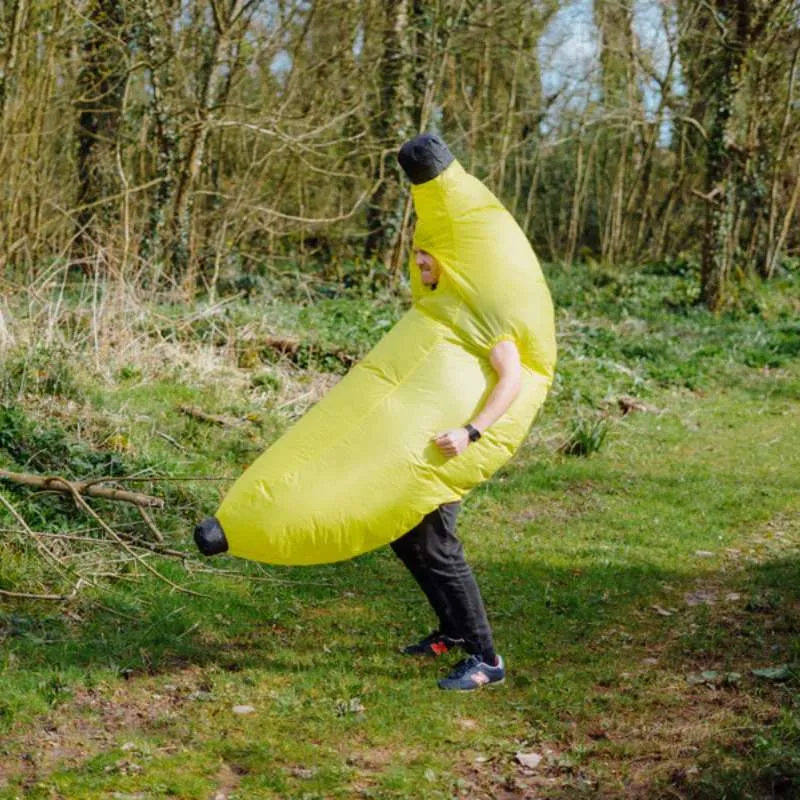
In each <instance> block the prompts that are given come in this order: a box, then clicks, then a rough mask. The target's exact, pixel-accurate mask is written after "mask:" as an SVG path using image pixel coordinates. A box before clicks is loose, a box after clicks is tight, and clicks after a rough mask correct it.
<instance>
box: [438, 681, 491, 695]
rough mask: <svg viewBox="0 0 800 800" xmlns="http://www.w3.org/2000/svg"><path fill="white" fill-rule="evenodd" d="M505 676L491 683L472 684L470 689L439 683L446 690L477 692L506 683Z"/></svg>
mask: <svg viewBox="0 0 800 800" xmlns="http://www.w3.org/2000/svg"><path fill="white" fill-rule="evenodd" d="M505 682H506V679H505V678H500V680H499V681H492V682H491V683H482V684H481V685H480V686H471V687H470V688H469V689H461V688H460V687H457V686H453V687H450V686H442V685H441V684H440V685H439V688H440V689H441V690H442V691H444V692H477V691H478V689H488V688H489V687H491V686H500V685H501V684H503V683H505Z"/></svg>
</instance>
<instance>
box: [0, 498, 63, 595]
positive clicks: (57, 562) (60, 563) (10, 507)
mask: <svg viewBox="0 0 800 800" xmlns="http://www.w3.org/2000/svg"><path fill="white" fill-rule="evenodd" d="M0 503H2V504H3V505H4V506H5V507H6V508H7V509H8V511H9V513H10V514H11V516H12V517H14V519H15V520H16V521H17V522H18V523H19V524H20V525H21V526H22V529H23V530H24V531H25V533H27V534H28V536H30V537H31V538H32V539H33V541H34V542H35V544H36V549H37V550H38V551H39V552H40V553H44V554H45V555H46V556H47V557H48V558H49V559H50V560H51V561H52V562H53V563H54V564H55V565H56V571H57V572H58V573H59V575H61V577H62V578H66V579H67V580H70V579H71V576H69V575H68V574H67V573H68V571H69V567H67V565H66V564H65V563H64V562H63V561H62V560H61V559H60V558H59V557H58V556H57V555H56V554H55V553H53V552H52V551H51V550H50V549H49V548H48V547H47V546H46V545H45V543H44V542H43V541H42V540H41V538H40V537H39V536H37V535H36V533H34V531H32V530H31V528H30V526H29V525H28V523H27V522H25V519H24V518H23V517H22V515H21V514H20V513H19V511H17V509H16V508H14V506H13V505H11V503H10V502H9V501H8V500H6V498H5V497H4V496H3V494H2V493H0Z"/></svg>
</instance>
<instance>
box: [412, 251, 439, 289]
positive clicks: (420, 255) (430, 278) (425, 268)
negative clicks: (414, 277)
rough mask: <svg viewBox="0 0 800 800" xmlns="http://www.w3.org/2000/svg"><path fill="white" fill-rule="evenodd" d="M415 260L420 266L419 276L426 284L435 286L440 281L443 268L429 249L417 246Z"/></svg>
mask: <svg viewBox="0 0 800 800" xmlns="http://www.w3.org/2000/svg"><path fill="white" fill-rule="evenodd" d="M414 262H415V263H416V265H417V266H418V267H419V276H420V278H421V279H422V283H423V284H424V285H425V286H435V285H436V284H437V283H439V278H440V277H441V275H442V268H441V266H440V264H439V262H438V261H437V260H436V259H435V258H434V257H433V256H432V255H431V254H430V253H429V252H428V251H427V250H421V249H420V248H417V249H416V250H415V251H414Z"/></svg>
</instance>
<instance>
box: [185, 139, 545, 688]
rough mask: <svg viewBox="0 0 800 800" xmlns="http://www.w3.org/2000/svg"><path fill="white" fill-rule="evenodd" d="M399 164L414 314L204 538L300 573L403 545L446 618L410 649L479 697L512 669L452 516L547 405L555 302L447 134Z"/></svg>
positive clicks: (258, 472) (238, 490) (415, 147)
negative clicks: (443, 656) (410, 216)
mask: <svg viewBox="0 0 800 800" xmlns="http://www.w3.org/2000/svg"><path fill="white" fill-rule="evenodd" d="M398 160H399V162H400V165H401V167H402V168H403V170H404V171H405V173H406V175H407V176H408V177H409V179H410V181H411V184H412V189H411V191H412V198H413V202H414V209H415V212H416V217H417V220H416V226H415V233H414V241H413V253H412V257H411V264H410V267H409V269H410V281H411V292H412V306H411V308H410V309H409V311H408V312H406V314H405V315H404V316H403V317H402V318H401V319H400V321H399V322H398V323H397V324H396V325H395V326H394V327H393V328H392V330H391V331H390V332H389V333H387V334H386V336H384V338H383V339H381V341H380V342H379V343H378V344H377V345H376V346H375V348H373V350H372V351H371V352H370V353H368V354H367V356H365V358H364V359H363V360H362V361H361V362H360V363H359V364H357V365H356V366H355V367H354V368H353V369H352V370H351V371H350V372H349V373H348V374H347V375H346V376H345V377H344V378H343V379H342V381H340V382H339V383H338V384H337V385H336V386H335V387H334V388H333V389H332V390H331V391H330V392H328V394H327V395H326V396H325V397H324V398H323V399H322V400H321V401H320V402H319V403H317V404H316V405H315V406H314V407H313V408H312V409H311V410H310V411H309V412H308V413H307V414H306V415H305V416H304V417H303V418H302V419H301V420H300V421H299V422H298V423H296V424H295V426H294V427H293V428H291V429H290V430H289V431H287V432H286V433H285V434H284V435H283V436H282V437H281V438H280V439H278V441H277V442H275V443H274V444H273V445H272V446H271V447H270V448H269V449H268V450H267V451H266V452H265V453H264V454H263V455H262V456H261V457H260V458H259V459H258V460H256V461H255V462H254V463H253V464H252V465H251V466H250V467H249V469H248V470H247V471H246V472H245V473H244V474H243V475H242V476H241V477H240V478H239V480H238V481H236V483H235V484H234V485H233V487H232V488H231V489H230V491H229V492H228V494H227V495H226V497H225V498H224V499H223V502H222V504H221V506H220V508H219V509H218V511H217V512H216V514H215V516H213V517H210V518H209V519H207V520H204V521H203V522H201V523H200V524H199V525H198V526H197V527H196V529H195V542H196V543H197V545H198V547H199V548H200V550H201V552H203V553H205V554H206V555H213V554H216V553H222V552H226V551H228V552H230V553H231V554H232V555H236V556H239V557H242V558H249V559H255V560H259V561H264V562H267V563H273V564H295V565H299V564H319V563H327V562H333V561H339V560H343V559H347V558H352V557H354V556H356V555H359V554H360V553H364V552H366V551H368V550H371V549H374V548H376V547H379V546H381V545H384V544H387V543H390V542H391V543H393V547H394V549H395V552H397V553H398V555H399V556H400V557H401V558H402V560H403V561H404V563H405V564H406V566H407V567H408V568H409V569H410V571H411V572H412V575H414V577H415V578H416V580H417V581H418V583H419V584H420V586H421V588H422V589H423V591H424V592H425V594H426V596H427V597H428V600H429V601H430V603H431V605H432V607H433V609H434V611H435V612H436V613H437V616H438V618H439V628H438V630H437V631H436V632H435V633H434V634H432V635H431V636H429V637H426V638H425V639H423V640H422V641H421V642H419V643H418V644H416V645H411V646H409V647H408V648H406V652H408V653H410V654H413V653H429V654H438V653H442V652H445V651H446V649H449V647H451V646H453V645H456V644H458V645H460V646H461V647H463V648H464V649H465V650H466V652H467V654H468V656H467V658H466V659H465V660H464V661H463V662H461V663H460V664H459V665H458V666H457V667H456V668H455V669H454V670H453V672H452V673H451V674H450V675H449V676H448V677H447V678H445V679H444V680H442V681H440V686H442V688H448V689H472V688H478V687H480V686H482V685H486V684H489V683H495V682H499V681H501V680H502V678H503V676H504V665H503V663H502V660H501V659H500V658H499V656H497V654H496V653H495V650H494V644H493V642H492V635H491V629H490V627H489V624H488V621H487V619H486V612H485V610H484V607H483V603H482V601H481V599H480V593H479V591H478V589H477V585H476V584H475V581H474V578H473V576H472V573H471V571H470V570H469V567H468V565H467V564H466V561H465V560H464V556H463V550H462V549H461V545H460V543H459V542H458V539H457V538H456V536H455V517H456V514H457V513H458V503H459V502H460V501H461V499H462V498H463V497H464V495H466V493H467V492H469V490H470V489H472V488H473V487H475V486H476V485H478V484H480V483H482V482H483V481H485V480H487V479H488V478H489V477H490V476H491V475H492V474H493V473H494V472H495V471H496V470H497V469H499V468H500V467H501V466H502V465H503V464H505V463H506V462H507V461H508V460H509V459H510V458H511V456H512V455H513V454H514V452H515V451H516V449H517V448H518V447H519V445H520V444H521V442H522V441H523V439H524V438H525V436H526V435H527V432H528V430H529V428H530V426H531V424H532V422H533V419H534V418H535V416H536V414H537V413H538V411H539V409H540V408H541V406H542V404H543V403H544V400H545V397H546V395H547V392H548V389H549V388H550V385H551V383H552V380H553V373H554V369H555V360H556V345H555V330H554V321H553V307H552V302H551V300H550V294H549V292H548V289H547V285H546V283H545V280H544V277H543V275H542V271H541V269H540V267H539V264H538V261H537V259H536V256H535V254H534V252H533V250H532V248H531V246H530V243H529V242H528V240H527V238H526V236H525V234H524V233H523V231H522V230H521V229H520V227H519V226H518V225H517V223H516V222H515V221H514V219H513V217H512V216H511V214H510V213H509V212H508V211H507V210H506V209H505V208H504V207H503V206H502V204H501V203H500V202H499V201H498V200H497V198H496V197H495V196H494V195H493V194H492V193H491V192H490V191H489V189H488V188H486V187H485V186H484V185H483V184H482V183H481V182H480V181H479V180H477V179H476V178H474V177H473V176H471V175H469V174H468V173H467V172H466V171H465V170H464V168H463V167H462V166H461V164H459V162H458V161H457V160H456V159H455V158H454V157H453V155H452V153H451V152H450V150H449V149H448V147H447V145H446V144H445V143H444V142H443V141H442V140H441V138H440V137H438V136H437V135H436V134H431V133H426V134H421V135H420V136H417V137H415V138H414V139H411V140H410V141H408V142H406V143H405V144H404V145H403V146H402V147H401V148H400V151H399V154H398ZM437 637H438V638H437Z"/></svg>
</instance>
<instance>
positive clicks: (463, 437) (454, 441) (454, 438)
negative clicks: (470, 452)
mask: <svg viewBox="0 0 800 800" xmlns="http://www.w3.org/2000/svg"><path fill="white" fill-rule="evenodd" d="M433 441H434V443H435V444H436V446H437V447H438V448H439V449H440V450H441V451H442V453H444V455H446V456H447V457H448V458H452V457H453V456H458V455H461V453H463V452H464V451H465V450H466V449H467V447H468V446H469V433H468V432H467V429H466V428H454V429H453V430H451V431H445V432H444V433H440V434H439V435H438V436H434V438H433Z"/></svg>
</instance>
